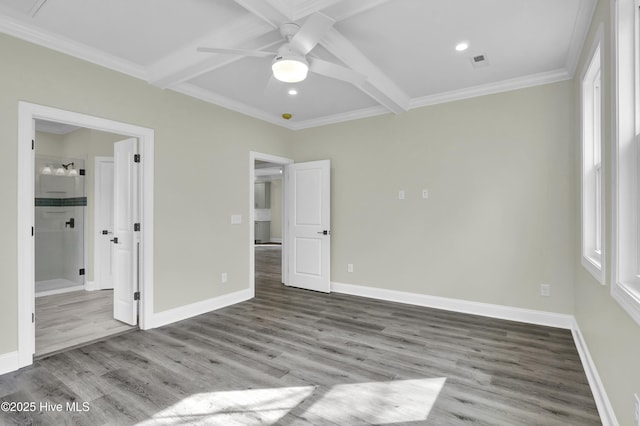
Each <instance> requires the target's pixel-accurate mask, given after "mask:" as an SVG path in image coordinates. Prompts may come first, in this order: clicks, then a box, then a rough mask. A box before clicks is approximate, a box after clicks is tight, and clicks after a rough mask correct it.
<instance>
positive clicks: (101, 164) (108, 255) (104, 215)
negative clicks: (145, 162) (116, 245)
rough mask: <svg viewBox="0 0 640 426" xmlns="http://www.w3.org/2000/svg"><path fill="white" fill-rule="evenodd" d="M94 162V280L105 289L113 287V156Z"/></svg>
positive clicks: (97, 158) (97, 159) (100, 158)
mask: <svg viewBox="0 0 640 426" xmlns="http://www.w3.org/2000/svg"><path fill="white" fill-rule="evenodd" d="M95 163H96V164H95V174H94V177H95V190H94V197H95V200H96V201H95V224H94V235H95V239H94V241H95V247H94V251H95V257H94V265H95V276H94V281H95V283H96V287H95V289H97V290H106V289H111V288H113V261H112V259H113V246H112V243H111V239H112V238H113V210H114V207H113V190H114V189H113V184H114V174H113V157H96V161H95ZM104 231H107V232H108V233H107V234H104Z"/></svg>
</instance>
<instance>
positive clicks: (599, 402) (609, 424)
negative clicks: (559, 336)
mask: <svg viewBox="0 0 640 426" xmlns="http://www.w3.org/2000/svg"><path fill="white" fill-rule="evenodd" d="M571 333H572V334H573V341H574V342H575V344H576V348H577V349H578V354H579V355H580V361H582V367H583V368H584V372H585V374H586V375H587V380H588V381H589V387H590V388H591V393H593V399H594V400H595V401H596V406H597V407H598V414H599V415H600V420H601V421H602V425H603V426H618V419H617V418H616V414H615V412H614V411H613V407H612V406H611V403H610V402H609V398H608V397H607V392H606V391H605V389H604V385H603V384H602V381H601V380H600V376H599V375H598V370H597V369H596V365H595V364H594V362H593V359H592V358H591V354H590V353H589V348H587V342H585V340H584V337H583V336H582V333H581V332H580V327H579V326H578V322H577V321H576V320H575V319H574V321H573V327H572V329H571Z"/></svg>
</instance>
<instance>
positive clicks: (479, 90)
mask: <svg viewBox="0 0 640 426" xmlns="http://www.w3.org/2000/svg"><path fill="white" fill-rule="evenodd" d="M571 78H572V76H571V75H570V74H569V73H568V72H567V70H565V69H559V70H555V71H549V72H543V73H538V74H531V75H527V76H524V77H518V78H512V79H509V80H503V81H499V82H496V83H488V84H482V85H479V86H473V87H468V88H465V89H460V90H452V91H449V92H443V93H437V94H434V95H428V96H423V97H420V98H414V99H412V100H411V102H410V109H414V108H420V107H424V106H429V105H437V104H443V103H446V102H452V101H459V100H462V99H469V98H475V97H478V96H484V95H491V94H494V93H501V92H508V91H511V90H518V89H525V88H527V87H533V86H540V85H543V84H549V83H555V82H558V81H564V80H570V79H571Z"/></svg>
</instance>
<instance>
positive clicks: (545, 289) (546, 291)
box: [540, 284, 551, 297]
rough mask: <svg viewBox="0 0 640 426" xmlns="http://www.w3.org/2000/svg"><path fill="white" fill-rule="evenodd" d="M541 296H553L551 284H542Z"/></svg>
mask: <svg viewBox="0 0 640 426" xmlns="http://www.w3.org/2000/svg"><path fill="white" fill-rule="evenodd" d="M540 296H544V297H549V296H551V284H540Z"/></svg>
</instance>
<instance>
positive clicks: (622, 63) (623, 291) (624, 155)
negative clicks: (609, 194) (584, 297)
mask: <svg viewBox="0 0 640 426" xmlns="http://www.w3.org/2000/svg"><path fill="white" fill-rule="evenodd" d="M639 21H640V17H639V13H638V0H618V1H617V2H615V37H616V39H615V42H616V43H615V53H616V60H615V74H614V76H615V83H616V93H615V102H614V105H615V138H614V153H613V170H614V173H613V179H614V193H613V206H612V207H613V230H614V235H613V276H612V280H613V283H612V285H611V294H612V296H613V298H614V299H615V300H616V301H618V303H620V305H621V306H622V307H623V308H624V309H625V310H626V311H627V312H628V313H629V314H630V315H631V316H632V317H633V319H634V320H635V321H636V322H637V323H638V324H640V262H639V255H640V232H639V230H640V157H639V155H640V146H639V145H640V135H639V133H640V117H639V116H638V114H639V112H640V108H638V103H639V100H640V96H639V95H638V94H639V92H638V90H639V89H638V86H639V83H640V81H639V80H640V79H639V77H638V74H639V72H640V69H639V68H638V60H639V59H640V55H639V54H638V50H639V48H640V41H639V39H638V23H639Z"/></svg>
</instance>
